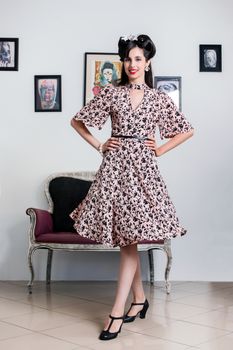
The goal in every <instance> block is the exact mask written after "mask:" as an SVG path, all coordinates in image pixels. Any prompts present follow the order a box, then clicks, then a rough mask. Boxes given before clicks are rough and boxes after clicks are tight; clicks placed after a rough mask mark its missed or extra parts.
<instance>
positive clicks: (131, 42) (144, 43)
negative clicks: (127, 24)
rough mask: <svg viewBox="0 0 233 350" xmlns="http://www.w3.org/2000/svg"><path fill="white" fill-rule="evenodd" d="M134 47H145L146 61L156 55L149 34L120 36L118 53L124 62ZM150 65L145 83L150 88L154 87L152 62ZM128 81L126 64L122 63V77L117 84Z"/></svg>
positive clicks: (123, 83)
mask: <svg viewBox="0 0 233 350" xmlns="http://www.w3.org/2000/svg"><path fill="white" fill-rule="evenodd" d="M125 39H126V40H125ZM134 47H139V48H140V49H143V53H144V56H145V59H146V61H148V60H149V59H151V58H152V57H154V55H155V53H156V47H155V45H154V43H153V41H152V40H151V38H150V37H149V36H148V35H144V34H140V35H138V36H137V37H136V36H132V37H128V38H125V37H120V39H119V41H118V54H119V56H120V60H121V61H122V62H124V59H125V58H127V57H129V52H130V50H131V49H133V48H134ZM149 67H150V70H149V71H148V72H147V71H145V83H146V84H147V85H148V86H149V87H150V88H153V75H152V67H151V63H150V64H149ZM128 82H129V80H128V76H127V74H126V73H125V69H124V65H122V71H121V79H119V80H118V83H117V84H118V85H125V84H127V83H128Z"/></svg>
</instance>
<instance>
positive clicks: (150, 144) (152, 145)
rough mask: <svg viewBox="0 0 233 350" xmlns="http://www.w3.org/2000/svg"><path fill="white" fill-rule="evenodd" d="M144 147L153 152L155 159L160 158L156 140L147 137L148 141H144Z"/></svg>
mask: <svg viewBox="0 0 233 350" xmlns="http://www.w3.org/2000/svg"><path fill="white" fill-rule="evenodd" d="M145 145H146V146H147V147H149V148H150V149H151V150H152V151H154V152H155V155H156V157H159V156H161V154H160V152H159V147H158V146H157V143H156V140H155V138H154V137H153V136H148V140H145Z"/></svg>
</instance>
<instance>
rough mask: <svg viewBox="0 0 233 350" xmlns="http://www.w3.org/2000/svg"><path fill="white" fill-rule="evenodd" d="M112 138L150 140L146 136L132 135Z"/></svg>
mask: <svg viewBox="0 0 233 350" xmlns="http://www.w3.org/2000/svg"><path fill="white" fill-rule="evenodd" d="M112 137H122V138H124V139H136V140H150V139H149V138H148V137H147V136H136V135H135V136H134V135H112Z"/></svg>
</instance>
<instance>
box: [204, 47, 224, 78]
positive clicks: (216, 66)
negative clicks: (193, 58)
mask: <svg viewBox="0 0 233 350" xmlns="http://www.w3.org/2000/svg"><path fill="white" fill-rule="evenodd" d="M199 61H200V72H221V71H222V46H221V45H200V47H199Z"/></svg>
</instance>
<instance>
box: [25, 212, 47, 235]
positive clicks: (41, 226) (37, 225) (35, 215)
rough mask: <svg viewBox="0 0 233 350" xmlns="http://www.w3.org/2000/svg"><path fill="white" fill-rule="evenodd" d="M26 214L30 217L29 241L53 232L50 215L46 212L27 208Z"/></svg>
mask: <svg viewBox="0 0 233 350" xmlns="http://www.w3.org/2000/svg"><path fill="white" fill-rule="evenodd" d="M26 214H27V215H29V216H30V223H31V227H30V239H31V240H32V241H35V240H36V238H37V237H38V236H39V235H41V234H43V233H51V232H53V218H52V214H51V213H50V212H48V211H47V210H43V209H36V208H28V209H27V210H26Z"/></svg>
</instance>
